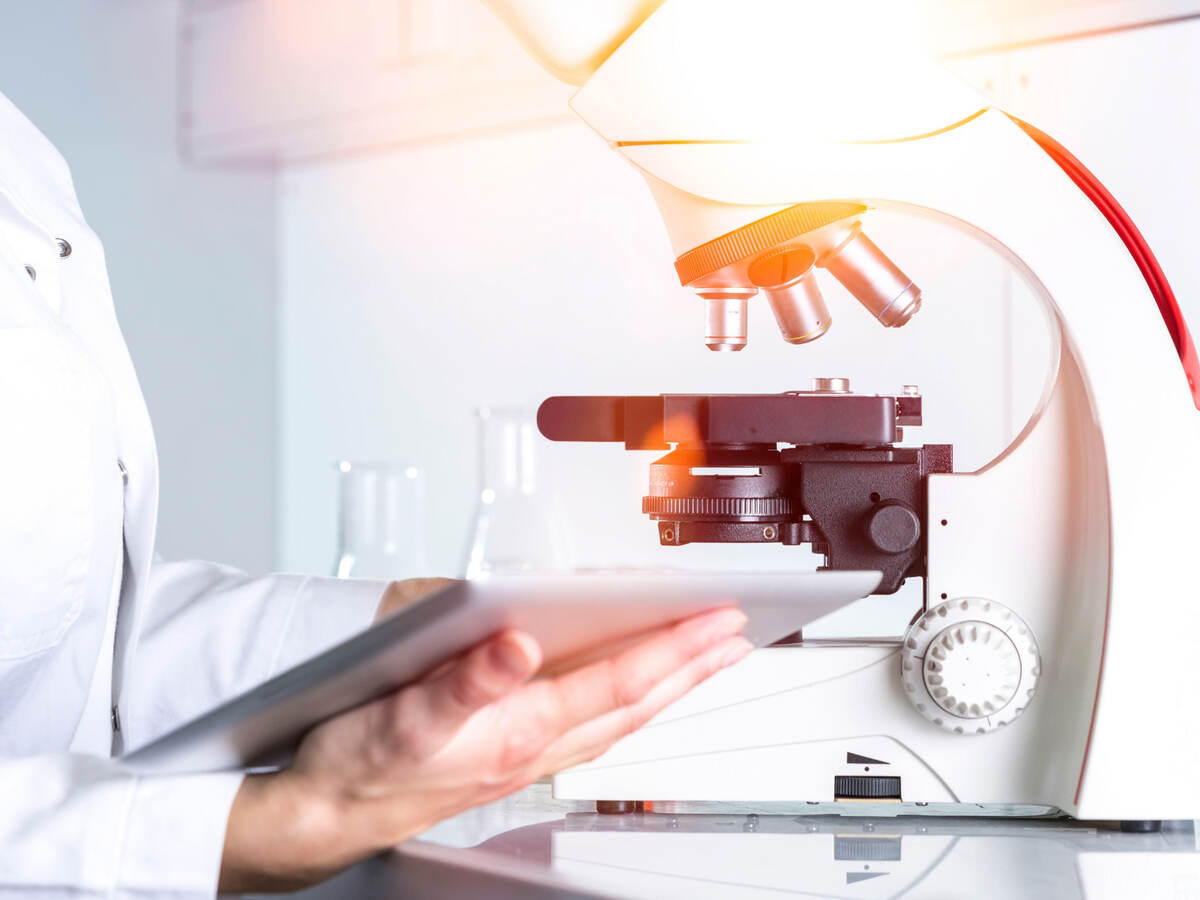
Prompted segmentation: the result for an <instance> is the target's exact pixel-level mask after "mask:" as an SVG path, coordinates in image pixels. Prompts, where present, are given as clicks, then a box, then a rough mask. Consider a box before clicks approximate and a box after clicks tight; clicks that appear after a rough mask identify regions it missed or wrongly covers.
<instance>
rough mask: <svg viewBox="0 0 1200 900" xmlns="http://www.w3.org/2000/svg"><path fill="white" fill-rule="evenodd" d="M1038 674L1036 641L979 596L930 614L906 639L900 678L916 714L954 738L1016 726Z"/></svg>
mask: <svg viewBox="0 0 1200 900" xmlns="http://www.w3.org/2000/svg"><path fill="white" fill-rule="evenodd" d="M1040 675H1041V658H1040V656H1039V652H1038V645H1037V641H1036V640H1035V639H1034V636H1033V632H1032V630H1031V629H1030V628H1029V626H1028V625H1027V624H1026V623H1025V621H1024V620H1023V619H1022V618H1021V617H1020V616H1018V615H1017V614H1016V613H1015V612H1013V611H1012V610H1011V609H1009V608H1008V607H1007V606H1004V605H1003V604H1000V603H996V602H994V601H991V600H983V599H980V598H977V597H969V598H963V599H954V600H949V601H947V602H945V603H942V604H940V605H938V606H935V607H933V608H932V609H929V610H927V611H926V612H925V613H924V614H923V615H922V616H921V617H920V618H919V619H917V621H916V622H914V623H913V625H912V627H910V628H909V630H908V634H907V635H906V636H905V639H904V648H903V650H902V651H901V678H902V680H903V682H904V688H905V692H906V693H907V695H908V698H909V700H911V701H912V703H913V705H914V706H915V707H916V708H917V711H918V712H920V713H921V715H923V716H925V718H927V719H929V720H930V721H931V722H933V724H935V725H937V726H938V727H940V728H944V729H946V730H947V731H953V732H955V733H956V734H985V733H987V732H989V731H994V730H995V729H997V728H999V727H1001V726H1003V725H1008V724H1009V723H1011V722H1012V721H1014V720H1015V719H1016V718H1017V717H1018V716H1019V715H1021V713H1022V712H1024V711H1025V708H1026V707H1027V706H1028V705H1029V703H1030V701H1031V700H1032V699H1033V696H1034V694H1035V693H1036V691H1037V683H1038V678H1039V676H1040Z"/></svg>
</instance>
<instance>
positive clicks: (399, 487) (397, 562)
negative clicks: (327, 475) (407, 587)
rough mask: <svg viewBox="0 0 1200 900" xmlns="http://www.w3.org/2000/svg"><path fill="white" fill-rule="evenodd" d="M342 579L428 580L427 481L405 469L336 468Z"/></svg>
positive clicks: (413, 468) (365, 465) (355, 464)
mask: <svg viewBox="0 0 1200 900" xmlns="http://www.w3.org/2000/svg"><path fill="white" fill-rule="evenodd" d="M338 486H339V494H340V500H339V504H340V513H339V518H338V554H337V563H336V567H335V574H336V575H337V576H338V577H339V578H386V579H400V578H418V577H421V576H425V575H428V574H430V570H429V564H428V560H427V557H426V548H425V515H424V513H425V502H424V500H425V478H424V475H423V473H422V472H421V470H420V469H419V468H417V467H416V466H413V465H406V464H402V463H390V462H384V463H371V462H349V461H346V460H343V461H342V462H339V463H338Z"/></svg>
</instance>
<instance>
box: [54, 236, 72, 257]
mask: <svg viewBox="0 0 1200 900" xmlns="http://www.w3.org/2000/svg"><path fill="white" fill-rule="evenodd" d="M54 243H56V244H58V255H59V258H61V259H66V258H67V257H68V256H70V255H71V244H70V243H69V242H68V241H66V240H64V239H63V238H55V239H54Z"/></svg>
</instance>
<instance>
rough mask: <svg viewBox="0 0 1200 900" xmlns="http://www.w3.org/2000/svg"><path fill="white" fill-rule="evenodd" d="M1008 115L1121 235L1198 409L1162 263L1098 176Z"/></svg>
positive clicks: (1192, 361)
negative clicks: (1142, 279)
mask: <svg viewBox="0 0 1200 900" xmlns="http://www.w3.org/2000/svg"><path fill="white" fill-rule="evenodd" d="M1010 118H1012V120H1013V121H1014V122H1016V123H1017V124H1018V125H1019V126H1021V129H1022V130H1023V131H1024V132H1025V133H1026V134H1028V135H1029V136H1030V137H1031V138H1033V140H1034V141H1036V142H1037V145H1038V146H1039V147H1041V148H1042V149H1043V150H1044V151H1046V153H1047V154H1048V155H1049V156H1050V158H1051V159H1053V160H1054V161H1055V162H1056V163H1057V164H1058V166H1059V168H1061V169H1062V170H1063V172H1065V173H1066V174H1067V177H1068V178H1070V179H1071V181H1073V182H1074V183H1075V186H1076V187H1078V188H1079V189H1080V190H1081V191H1083V193H1084V194H1085V195H1086V196H1087V198H1088V199H1089V200H1091V201H1092V202H1093V203H1094V204H1095V205H1096V208H1097V209H1099V210H1100V212H1101V213H1102V214H1103V215H1104V218H1105V219H1107V220H1108V223H1109V225H1111V226H1112V228H1113V230H1114V231H1116V233H1117V235H1118V236H1119V237H1120V238H1121V241H1122V243H1124V244H1125V247H1126V249H1127V250H1128V251H1129V254H1130V255H1131V256H1132V257H1133V260H1134V262H1136V263H1137V267H1138V270H1139V271H1140V272H1141V273H1142V277H1143V278H1145V279H1146V286H1147V287H1149V288H1150V293H1151V294H1153V295H1154V302H1155V303H1157V304H1158V311H1159V312H1160V313H1161V314H1162V317H1163V323H1164V324H1165V325H1166V326H1167V332H1168V333H1169V334H1170V335H1171V340H1172V341H1173V342H1174V344H1175V349H1176V351H1178V353H1179V359H1180V361H1181V362H1182V363H1183V372H1184V375H1186V376H1187V382H1188V387H1189V388H1190V389H1191V392H1192V400H1193V402H1194V403H1195V404H1196V408H1197V409H1200V357H1197V355H1196V345H1195V344H1194V343H1192V335H1191V332H1190V331H1188V327H1187V322H1186V321H1185V320H1184V318H1183V313H1182V312H1180V309H1179V303H1178V302H1177V301H1176V299H1175V292H1174V291H1173V290H1171V285H1170V283H1168V281H1167V276H1166V274H1165V273H1164V272H1163V270H1162V266H1160V265H1159V264H1158V260H1157V259H1156V258H1155V256H1154V251H1152V250H1151V249H1150V245H1149V244H1148V243H1147V242H1146V239H1145V238H1144V237H1143V236H1142V233H1141V232H1140V231H1138V228H1137V226H1136V225H1134V224H1133V220H1132V219H1131V218H1130V217H1129V214H1128V213H1127V212H1125V210H1124V209H1122V207H1121V204H1120V203H1118V202H1117V200H1116V198H1115V197H1113V195H1112V194H1110V193H1109V192H1108V189H1107V188H1105V187H1104V185H1103V184H1101V183H1100V179H1098V178H1097V177H1096V176H1095V175H1093V174H1092V172H1091V171H1089V170H1088V168H1087V166H1085V165H1084V164H1083V163H1081V162H1080V161H1079V160H1078V159H1076V158H1075V157H1074V156H1073V155H1071V153H1070V151H1068V150H1067V149H1066V148H1065V147H1064V146H1063V145H1062V144H1060V143H1058V141H1056V140H1054V138H1052V137H1050V136H1049V135H1047V134H1045V133H1044V132H1042V131H1039V130H1038V129H1037V128H1034V127H1033V126H1032V125H1030V124H1029V123H1028V122H1022V121H1021V120H1020V119H1018V118H1017V117H1016V116H1011V117H1010Z"/></svg>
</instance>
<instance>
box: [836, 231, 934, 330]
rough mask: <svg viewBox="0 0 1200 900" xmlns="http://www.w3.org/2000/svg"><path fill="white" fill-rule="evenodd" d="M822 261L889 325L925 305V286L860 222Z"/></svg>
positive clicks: (844, 284)
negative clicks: (876, 240)
mask: <svg viewBox="0 0 1200 900" xmlns="http://www.w3.org/2000/svg"><path fill="white" fill-rule="evenodd" d="M820 264H821V266H823V267H824V268H826V269H828V270H829V271H830V272H831V273H832V274H833V277H834V278H836V279H837V280H838V281H840V282H841V283H842V285H843V286H844V287H845V288H846V290H848V291H849V292H850V293H851V294H853V295H854V297H855V299H857V300H858V302H859V303H861V304H862V305H863V306H865V307H866V308H867V311H868V312H870V313H871V315H873V316H874V317H875V318H876V319H878V320H879V321H880V322H881V323H882V324H883V325H885V326H887V327H888V328H899V327H900V326H901V325H903V324H904V323H905V322H907V321H908V320H909V319H911V318H912V317H913V316H914V315H915V314H916V312H917V310H919V309H920V308H921V289H920V288H918V287H917V286H916V285H915V284H913V281H912V279H911V278H909V277H908V276H907V275H905V274H904V273H903V272H901V271H900V269H899V268H897V266H896V264H895V263H893V262H892V261H891V260H890V259H888V258H887V256H885V255H884V253H883V251H882V250H880V249H879V248H878V247H876V246H875V244H874V243H872V241H871V239H870V238H869V237H867V236H866V235H865V234H863V233H862V229H861V228H860V227H859V226H858V225H855V226H854V230H853V231H852V232H851V234H850V237H849V238H847V239H846V240H845V241H844V242H843V243H842V244H841V246H839V247H838V248H837V249H836V250H834V251H833V252H832V253H830V254H829V255H828V256H827V257H825V259H823V260H821V263H820Z"/></svg>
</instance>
